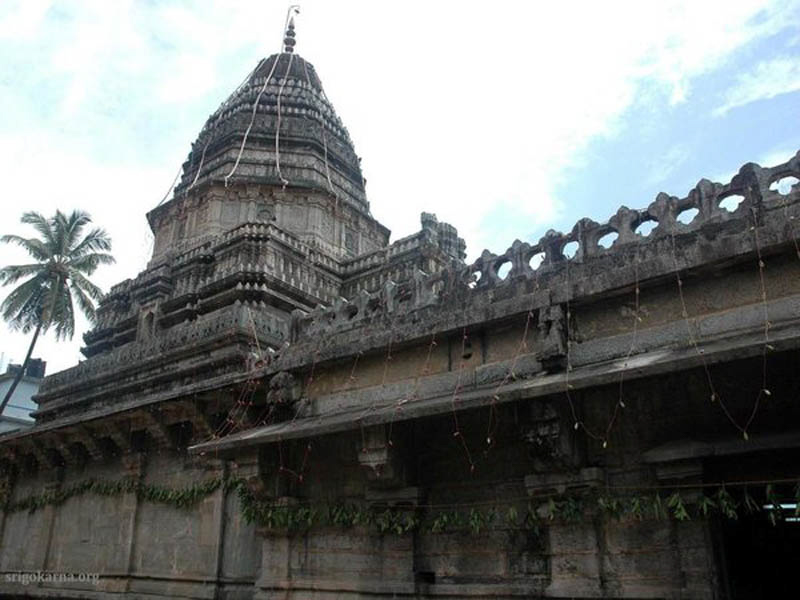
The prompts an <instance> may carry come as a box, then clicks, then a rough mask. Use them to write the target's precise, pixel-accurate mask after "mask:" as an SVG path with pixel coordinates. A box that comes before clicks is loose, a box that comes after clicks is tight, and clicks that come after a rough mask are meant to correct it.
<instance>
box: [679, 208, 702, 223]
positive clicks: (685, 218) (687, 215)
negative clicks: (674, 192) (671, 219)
mask: <svg viewBox="0 0 800 600" xmlns="http://www.w3.org/2000/svg"><path fill="white" fill-rule="evenodd" d="M699 213H700V211H699V210H698V209H696V208H686V209H684V210H682V211H681V212H679V213H678V217H677V219H678V222H679V223H683V224H684V225H688V224H689V223H691V222H692V221H694V218H695V217H696V216H697V215H698V214H699Z"/></svg>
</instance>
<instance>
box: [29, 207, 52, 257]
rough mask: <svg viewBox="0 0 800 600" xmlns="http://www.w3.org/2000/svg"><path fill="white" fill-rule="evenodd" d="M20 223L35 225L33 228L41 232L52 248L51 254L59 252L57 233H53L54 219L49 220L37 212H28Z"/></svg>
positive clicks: (45, 241)
mask: <svg viewBox="0 0 800 600" xmlns="http://www.w3.org/2000/svg"><path fill="white" fill-rule="evenodd" d="M20 222H22V223H24V224H25V225H33V228H34V229H35V230H36V231H38V232H39V234H40V235H41V236H42V238H43V239H44V243H45V244H46V245H47V246H48V247H49V248H50V254H56V253H57V252H58V244H57V243H56V236H55V232H54V231H53V222H54V220H53V219H47V218H45V217H44V216H43V215H41V214H39V213H37V212H33V211H31V212H26V213H25V214H23V215H22V218H21V219H20Z"/></svg>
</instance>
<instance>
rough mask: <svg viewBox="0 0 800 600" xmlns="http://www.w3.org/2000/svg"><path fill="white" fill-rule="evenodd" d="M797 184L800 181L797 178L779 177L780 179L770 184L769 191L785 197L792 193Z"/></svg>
mask: <svg viewBox="0 0 800 600" xmlns="http://www.w3.org/2000/svg"><path fill="white" fill-rule="evenodd" d="M798 183H800V179H798V178H797V177H793V176H789V177H781V178H780V179H776V180H775V181H773V182H772V183H771V184H770V186H769V189H770V190H772V191H773V192H778V193H779V194H780V195H781V196H787V195H789V192H791V191H792V188H793V187H794V186H796V185H797V184H798Z"/></svg>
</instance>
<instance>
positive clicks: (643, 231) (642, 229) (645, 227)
mask: <svg viewBox="0 0 800 600" xmlns="http://www.w3.org/2000/svg"><path fill="white" fill-rule="evenodd" d="M656 227H658V221H656V220H655V219H647V220H645V221H642V222H641V223H639V226H638V227H637V228H636V230H635V232H636V233H637V234H639V235H640V236H642V237H647V236H648V235H650V232H651V231H653V229H655V228H656Z"/></svg>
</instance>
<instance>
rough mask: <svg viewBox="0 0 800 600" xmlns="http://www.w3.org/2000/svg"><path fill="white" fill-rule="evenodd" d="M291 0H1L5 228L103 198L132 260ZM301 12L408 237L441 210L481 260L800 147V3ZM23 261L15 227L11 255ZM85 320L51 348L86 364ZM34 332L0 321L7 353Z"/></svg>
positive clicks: (91, 206)
mask: <svg viewBox="0 0 800 600" xmlns="http://www.w3.org/2000/svg"><path fill="white" fill-rule="evenodd" d="M287 7H288V4H287V3H283V2H273V1H267V0H254V1H244V0H205V1H203V2H194V1H188V0H185V1H182V0H158V1H156V0H113V1H109V0H99V1H97V0H74V1H70V0H3V2H0V57H2V60H0V106H2V107H3V110H2V111H0V174H2V180H3V185H4V190H3V194H2V196H0V197H2V208H3V211H2V214H3V217H2V221H1V223H2V227H0V230H1V231H0V232H1V233H19V234H23V235H32V232H31V231H29V230H27V229H25V227H24V226H22V225H20V224H19V222H18V221H19V217H20V216H21V214H22V212H24V211H26V210H36V211H39V212H41V213H43V214H45V215H50V214H52V213H53V212H54V211H55V210H56V209H61V210H71V209H73V208H80V209H83V210H86V211H88V212H90V213H91V215H92V217H93V219H94V222H95V224H97V225H99V226H101V227H104V228H105V229H106V230H107V231H108V232H109V234H110V235H111V237H112V239H113V245H114V246H113V253H114V255H115V256H116V258H117V264H116V265H114V266H111V267H102V268H101V269H100V270H99V271H98V272H97V273H96V274H95V275H94V280H95V281H96V282H97V283H98V284H99V285H100V286H101V287H102V288H103V289H105V290H108V288H109V287H110V286H111V285H113V284H114V283H116V282H118V281H121V280H123V279H126V278H129V277H134V276H135V275H136V274H137V273H138V272H139V271H141V270H142V269H143V268H144V266H145V265H146V263H147V261H148V259H149V255H150V252H151V250H152V236H151V235H150V232H149V229H148V226H147V222H146V220H145V213H146V212H147V211H148V210H150V209H151V208H153V207H154V206H156V205H157V204H158V203H159V202H160V201H161V200H162V199H163V198H164V197H165V196H166V195H167V194H168V192H169V190H170V188H171V185H172V183H173V181H174V179H175V177H176V175H177V173H178V172H179V169H180V165H181V163H182V162H183V160H185V158H186V156H187V154H188V152H189V149H190V144H191V142H192V141H193V140H194V139H195V138H196V136H197V134H198V132H199V131H200V129H201V127H202V125H203V123H204V122H205V120H206V118H207V117H208V115H209V114H211V113H212V112H213V111H214V110H215V109H216V108H217V106H219V104H220V103H221V102H222V101H223V100H225V98H226V97H227V96H228V95H229V94H230V93H231V92H232V91H233V90H234V88H235V87H236V86H237V85H238V84H239V83H240V82H241V81H242V79H243V78H244V77H245V76H246V75H247V74H248V73H249V71H250V70H251V69H253V67H255V66H256V64H257V63H258V61H259V59H260V58H261V57H263V56H266V55H269V54H272V53H274V52H276V51H278V50H279V48H280V42H281V39H282V37H283V35H282V34H283V32H282V27H283V23H284V19H285V14H286V10H287ZM296 25H297V46H296V50H297V52H298V54H300V55H301V56H303V57H304V58H306V59H307V60H309V61H310V62H311V63H313V64H314V65H315V67H316V69H317V72H318V73H319V75H320V77H321V79H322V82H323V85H324V86H325V90H326V93H327V95H328V98H329V99H330V100H331V101H332V103H333V105H334V107H335V108H336V111H337V112H338V114H339V116H340V117H341V119H342V120H343V122H344V124H345V125H346V127H347V128H348V130H349V132H350V135H351V137H352V139H353V142H354V145H355V148H356V152H357V153H358V154H359V155H360V156H361V157H362V159H363V160H362V168H363V170H364V175H365V177H366V178H367V195H368V198H369V201H370V203H371V209H372V214H373V216H375V217H376V218H377V219H378V220H380V221H381V222H382V223H384V224H385V225H387V226H388V227H389V228H390V229H391V230H392V239H398V238H400V237H403V236H405V235H409V234H411V233H413V232H415V231H417V230H418V229H419V214H420V212H422V211H427V212H434V213H436V214H437V216H438V217H439V219H440V220H444V221H447V222H450V223H451V224H453V225H454V226H456V227H457V228H458V229H459V232H460V234H461V235H462V236H463V237H464V238H465V239H466V241H467V252H468V257H469V258H470V259H471V258H474V257H476V256H478V255H479V254H480V252H481V251H482V250H483V249H484V248H488V249H489V250H491V251H492V252H495V253H497V254H500V253H502V252H504V251H505V250H506V249H507V248H508V247H509V246H510V245H511V243H512V242H513V241H514V239H516V238H519V239H521V240H523V241H529V242H535V241H537V240H538V239H539V238H540V237H541V236H542V235H543V234H544V233H545V231H547V230H548V229H550V228H553V229H556V230H561V231H569V230H570V229H571V228H572V226H573V224H574V223H575V222H576V221H577V220H578V219H580V218H582V217H590V218H593V219H595V220H597V221H604V220H606V219H607V218H608V217H609V216H611V215H612V214H614V213H615V212H616V210H617V208H618V207H619V206H620V205H623V204H624V205H627V206H629V207H633V208H644V207H646V206H647V205H648V204H650V202H652V200H653V199H654V198H655V196H656V194H657V193H658V192H660V191H665V192H668V193H670V194H672V195H676V196H683V195H685V194H686V193H687V192H688V191H689V190H690V189H691V188H692V187H693V186H694V185H695V184H696V183H697V182H698V181H699V180H700V179H701V178H703V177H706V178H709V179H712V180H717V181H721V182H727V181H728V180H729V179H730V177H731V176H732V175H733V174H735V173H736V172H737V171H738V169H739V167H740V166H741V165H742V164H744V163H745V162H749V161H753V162H757V163H759V164H762V165H764V166H771V165H774V164H778V163H780V162H784V161H785V160H787V159H789V158H790V157H791V156H792V155H794V154H795V153H796V152H797V151H798V150H800V0H776V1H774V2H765V1H761V2H756V1H749V0H726V1H723V2H715V1H712V0H702V1H701V2H698V1H696V0H687V1H683V0H680V1H674V2H669V1H666V0H660V1H658V2H655V1H641V0H636V1H633V2H622V1H615V0H608V1H606V2H602V3H601V2H588V1H587V2H522V1H520V2H479V1H477V0H476V1H473V2H464V1H463V0H462V1H459V2H456V1H452V2H448V1H438V2H417V1H413V0H404V1H403V2H391V1H388V0H387V1H384V2H374V1H368V0H364V1H359V2H357V1H346V0H339V1H337V2H329V1H328V2H325V1H305V2H302V3H301V7H300V14H299V16H298V17H297V23H296ZM25 262H28V259H27V257H26V255H25V254H24V253H20V252H19V251H18V250H17V249H15V248H12V247H9V246H0V265H6V264H21V263H25ZM9 289H10V288H5V289H0V298H4V297H5V295H6V293H7V291H8V290H9ZM88 327H89V326H88V324H87V323H86V322H85V320H79V322H78V326H77V330H78V333H77V334H76V335H75V338H74V339H73V340H72V341H62V342H56V341H55V340H54V339H53V337H52V334H48V335H46V336H44V338H40V341H39V343H38V344H37V347H36V351H35V352H34V356H40V357H42V358H43V359H45V360H47V362H48V372H54V371H57V370H60V369H63V368H66V367H68V366H71V365H73V364H76V363H77V362H78V360H79V359H81V355H80V352H79V348H80V346H81V334H82V333H83V332H85V331H86V330H87V329H88ZM27 344H28V339H27V337H26V336H23V335H21V334H19V333H14V332H10V331H9V330H8V329H7V328H5V326H4V325H2V324H0V352H2V353H4V355H5V360H6V361H8V360H9V359H11V360H14V361H17V362H19V361H21V360H22V359H23V358H24V355H25V351H26V350H27Z"/></svg>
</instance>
